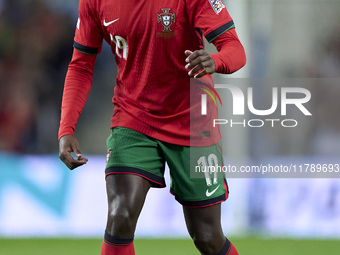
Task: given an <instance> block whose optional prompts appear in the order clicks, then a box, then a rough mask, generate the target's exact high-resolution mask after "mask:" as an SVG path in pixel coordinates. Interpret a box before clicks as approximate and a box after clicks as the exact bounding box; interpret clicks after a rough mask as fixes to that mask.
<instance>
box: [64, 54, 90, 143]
mask: <svg viewBox="0 0 340 255" xmlns="http://www.w3.org/2000/svg"><path fill="white" fill-rule="evenodd" d="M95 58H96V57H95V56H89V55H85V54H83V53H80V52H78V51H77V50H75V51H74V54H73V57H72V61H71V63H70V65H69V67H68V71H67V74H66V78H65V85H64V93H63V100H62V106H61V119H60V127H59V134H58V138H59V139H60V138H61V137H62V136H64V135H73V134H74V129H75V125H76V123H77V121H78V118H79V116H80V114H81V112H82V110H83V108H84V106H85V103H86V100H87V97H88V94H89V92H90V90H91V86H92V76H93V69H94V63H95Z"/></svg>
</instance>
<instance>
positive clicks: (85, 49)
mask: <svg viewBox="0 0 340 255" xmlns="http://www.w3.org/2000/svg"><path fill="white" fill-rule="evenodd" d="M73 48H75V49H76V50H78V51H80V52H81V53H84V54H86V55H91V56H93V55H96V54H98V49H99V48H91V47H87V46H84V45H81V44H80V43H77V42H73Z"/></svg>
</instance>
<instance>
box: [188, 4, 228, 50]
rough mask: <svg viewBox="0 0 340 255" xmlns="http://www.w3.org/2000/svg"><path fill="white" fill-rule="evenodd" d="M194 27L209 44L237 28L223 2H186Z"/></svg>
mask: <svg viewBox="0 0 340 255" xmlns="http://www.w3.org/2000/svg"><path fill="white" fill-rule="evenodd" d="M186 2H187V8H188V14H189V18H190V20H191V22H192V23H193V25H194V27H195V28H197V29H200V30H201V31H202V33H203V35H204V36H205V38H206V39H207V41H208V42H209V43H211V42H212V41H213V40H214V39H216V38H217V37H218V36H220V35H221V34H223V33H224V32H226V31H228V30H230V29H232V28H235V25H234V21H233V20H232V18H231V16H230V15H229V12H228V10H227V8H226V7H225V5H224V4H223V2H222V0H186Z"/></svg>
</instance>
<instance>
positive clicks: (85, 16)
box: [73, 0, 103, 55]
mask: <svg viewBox="0 0 340 255" xmlns="http://www.w3.org/2000/svg"><path fill="white" fill-rule="evenodd" d="M94 2H95V1H93V0H80V2H79V18H78V22H77V28H76V32H75V36H74V44H73V46H74V48H75V49H77V50H78V51H80V52H82V53H85V54H88V55H96V54H98V53H99V52H100V51H101V47H102V44H103V36H102V32H101V26H100V20H99V18H98V16H97V15H96V14H95V13H96V12H95V9H94V4H93V3H94Z"/></svg>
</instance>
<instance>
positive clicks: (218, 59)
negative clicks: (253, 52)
mask: <svg viewBox="0 0 340 255" xmlns="http://www.w3.org/2000/svg"><path fill="white" fill-rule="evenodd" d="M213 44H214V45H215V46H216V48H217V50H218V53H216V54H212V55H211V57H212V58H213V59H214V61H215V65H216V70H215V71H216V72H217V73H224V74H231V73H234V72H236V71H237V70H239V69H241V68H242V67H243V66H244V65H245V64H246V54H245V51H244V48H243V46H242V44H241V42H240V40H239V39H238V36H237V34H236V31H235V29H231V30H229V31H227V32H225V33H223V34H222V35H220V36H219V37H217V38H216V39H215V40H214V41H213Z"/></svg>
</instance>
